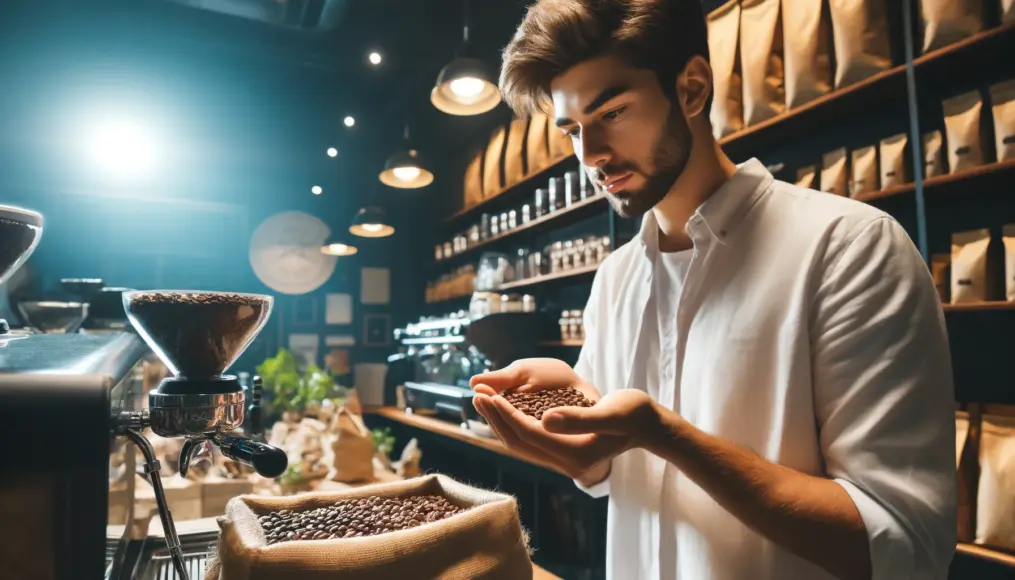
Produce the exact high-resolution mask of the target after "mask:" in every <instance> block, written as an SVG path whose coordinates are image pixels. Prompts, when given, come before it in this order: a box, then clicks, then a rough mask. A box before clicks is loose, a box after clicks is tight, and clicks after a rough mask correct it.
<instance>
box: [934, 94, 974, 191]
mask: <svg viewBox="0 0 1015 580" xmlns="http://www.w3.org/2000/svg"><path fill="white" fill-rule="evenodd" d="M941 108H942V109H943V110H944V115H945V143H947V144H948V171H949V173H958V172H959V171H965V170H967V169H971V168H973V167H976V166H978V165H983V137H982V133H981V132H980V114H981V113H982V112H983V99H982V98H980V91H969V92H968V93H963V94H961V95H958V96H955V97H952V98H950V99H947V100H946V101H944V102H943V103H942V104H941Z"/></svg>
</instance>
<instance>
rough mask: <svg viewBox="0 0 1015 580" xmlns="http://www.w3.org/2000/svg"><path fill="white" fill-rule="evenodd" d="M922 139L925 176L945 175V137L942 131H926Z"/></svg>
mask: <svg viewBox="0 0 1015 580" xmlns="http://www.w3.org/2000/svg"><path fill="white" fill-rule="evenodd" d="M921 139H922V140H923V177H924V178H928V177H937V176H938V175H944V174H945V161H944V159H945V157H944V139H943V138H942V137H941V131H931V132H930V133H924V134H923V137H921Z"/></svg>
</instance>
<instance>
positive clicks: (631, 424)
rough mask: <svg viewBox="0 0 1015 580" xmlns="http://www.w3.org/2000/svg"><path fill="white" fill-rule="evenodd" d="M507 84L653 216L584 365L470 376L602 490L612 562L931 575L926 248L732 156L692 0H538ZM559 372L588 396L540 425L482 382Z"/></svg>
mask: <svg viewBox="0 0 1015 580" xmlns="http://www.w3.org/2000/svg"><path fill="white" fill-rule="evenodd" d="M500 84H501V90H502V93H503V96H504V98H505V100H506V101H507V102H508V103H509V104H510V105H512V106H513V107H514V108H515V109H516V110H517V111H518V112H520V113H527V112H531V111H532V110H534V109H536V108H542V109H544V110H546V111H548V112H550V114H552V115H553V121H554V123H555V125H556V127H557V128H558V130H561V131H563V132H565V133H566V134H567V135H569V136H570V137H571V138H572V140H573V143H574V149H575V153H576V155H577V156H578V158H579V159H580V160H581V162H582V164H583V166H584V167H585V168H586V169H587V171H588V172H589V174H590V176H591V177H592V178H593V179H594V180H595V181H596V182H598V184H599V186H600V187H601V188H602V189H603V190H604V191H605V192H606V195H608V196H609V199H610V202H611V203H612V205H613V208H614V210H615V211H617V213H619V214H620V215H621V216H625V217H638V216H642V217H643V222H642V228H641V232H640V234H639V236H638V237H637V238H636V239H634V240H632V241H631V242H630V243H628V244H626V245H625V246H623V247H622V248H619V249H618V250H617V251H616V252H614V253H613V255H611V256H610V257H609V259H608V260H606V262H605V263H604V264H603V265H602V267H601V268H600V269H599V272H598V274H597V276H596V279H595V281H594V282H593V284H592V292H591V296H590V298H589V302H588V306H587V307H586V310H585V328H586V335H587V337H588V338H587V339H586V342H585V346H584V348H583V349H582V352H581V355H580V357H579V361H578V364H577V366H576V367H575V369H574V370H572V369H571V368H570V367H569V366H567V365H566V364H564V363H562V362H560V361H555V360H552V359H530V360H523V361H518V362H516V363H515V364H513V365H511V366H510V367H508V368H506V369H503V370H501V371H496V372H493V373H488V374H485V375H480V376H477V377H475V378H474V379H473V386H474V389H475V391H476V397H475V405H476V408H477V409H478V410H479V412H480V413H482V414H483V416H485V417H486V418H487V420H488V421H489V423H490V425H491V427H492V428H493V430H494V431H495V432H496V433H497V435H498V436H499V437H500V438H501V439H502V440H503V441H504V442H505V443H506V444H507V445H509V446H511V447H512V448H514V449H516V450H518V451H519V452H521V453H523V454H526V455H528V456H530V457H532V458H533V459H536V460H539V461H542V462H545V463H548V464H552V465H554V466H556V467H558V468H559V469H560V470H562V471H564V472H565V473H567V474H569V475H571V476H572V477H574V478H575V480H576V483H578V484H579V485H580V486H582V487H584V488H585V489H586V490H587V491H588V492H589V493H591V494H592V495H594V496H601V495H605V494H609V496H610V503H609V517H608V534H607V550H608V551H607V563H606V567H607V577H608V578H611V579H613V580H627V579H632V580H633V579H639V580H650V579H660V580H666V579H681V580H709V579H731V580H732V579H752V580H753V579H773V580H776V579H778V580H786V579H790V580H794V579H800V580H804V579H806V580H814V579H823V578H831V577H838V578H848V579H853V578H856V579H861V578H862V579H867V578H874V579H877V580H882V579H884V580H888V579H891V580H903V579H910V578H920V579H923V578H944V577H945V576H946V574H947V569H948V564H949V562H950V559H951V554H952V552H953V550H954V547H955V532H954V530H955V488H954V481H955V465H954V455H953V447H952V445H953V444H954V443H953V434H954V423H953V417H952V408H953V407H952V405H953V399H952V385H951V367H950V360H949V351H948V344H947V339H946V334H945V329H944V320H943V315H942V313H941V308H940V306H939V305H938V301H937V295H936V293H935V290H934V287H933V284H932V282H931V279H930V276H929V274H928V271H927V268H926V265H925V264H924V262H923V260H922V259H921V257H920V255H919V254H918V252H917V251H916V249H915V248H914V247H913V245H912V243H911V242H910V240H909V238H908V237H907V235H906V233H905V231H903V229H902V228H901V227H900V226H899V224H898V223H896V222H895V220H893V219H892V218H891V217H890V216H888V215H886V214H884V213H882V212H880V211H878V210H876V209H873V208H871V207H868V206H866V205H864V204H861V203H858V202H854V201H852V200H849V199H844V198H841V197H836V196H833V195H829V194H824V193H818V192H815V191H809V190H805V189H801V188H797V187H794V186H792V185H789V184H786V183H782V182H779V181H775V180H774V179H773V178H772V176H771V175H770V174H769V173H768V172H767V171H766V169H765V168H764V166H763V165H762V164H761V163H759V162H758V161H757V160H751V161H748V162H747V163H744V164H743V165H740V166H739V167H738V166H735V165H734V164H733V163H732V162H731V161H730V160H729V159H728V158H727V157H726V156H725V155H724V154H723V152H722V150H721V149H720V148H719V146H718V145H717V143H716V141H715V139H714V138H713V136H712V132H711V128H710V125H709V121H708V111H709V106H710V102H709V101H710V98H711V89H712V73H711V70H710V68H709V64H708V48H707V42H706V32H705V23H704V15H703V13H702V8H701V4H700V0H627V1H624V0H540V1H539V2H537V3H536V4H535V5H534V6H532V7H531V8H530V9H529V11H528V14H527V16H526V17H525V19H524V21H523V22H522V24H521V26H520V28H519V29H518V32H517V34H516V35H515V37H514V39H513V40H512V41H511V43H510V45H509V46H508V47H507V48H506V49H505V51H504V63H503V70H502V73H501V82H500ZM565 386H576V387H577V388H579V389H581V390H582V391H583V392H585V393H586V395H587V396H589V397H590V398H592V399H594V400H598V403H597V404H596V406H594V407H592V408H587V409H585V408H576V407H571V408H564V409H558V410H554V411H549V412H547V413H545V414H544V415H543V417H542V420H541V421H536V420H535V419H534V418H531V417H529V416H527V415H524V414H522V413H520V412H519V411H517V410H516V409H514V408H513V407H511V405H509V404H507V402H506V401H505V400H504V398H503V397H500V396H496V394H497V393H500V392H502V391H504V390H506V389H511V388H522V389H547V388H561V387H565Z"/></svg>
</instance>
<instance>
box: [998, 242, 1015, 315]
mask: <svg viewBox="0 0 1015 580" xmlns="http://www.w3.org/2000/svg"><path fill="white" fill-rule="evenodd" d="M1001 241H1002V242H1003V243H1004V295H1005V300H1007V301H1008V302H1015V224H1006V225H1004V226H1002V228H1001Z"/></svg>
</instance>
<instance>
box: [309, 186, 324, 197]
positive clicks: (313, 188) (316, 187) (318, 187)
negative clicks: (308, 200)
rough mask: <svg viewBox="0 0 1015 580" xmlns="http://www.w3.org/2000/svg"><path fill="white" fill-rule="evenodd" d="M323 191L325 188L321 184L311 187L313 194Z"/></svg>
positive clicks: (319, 193)
mask: <svg viewBox="0 0 1015 580" xmlns="http://www.w3.org/2000/svg"><path fill="white" fill-rule="evenodd" d="M323 191H324V190H323V189H321V186H320V185H315V186H313V187H311V188H310V193H312V194H314V195H321V193H322V192H323Z"/></svg>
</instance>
